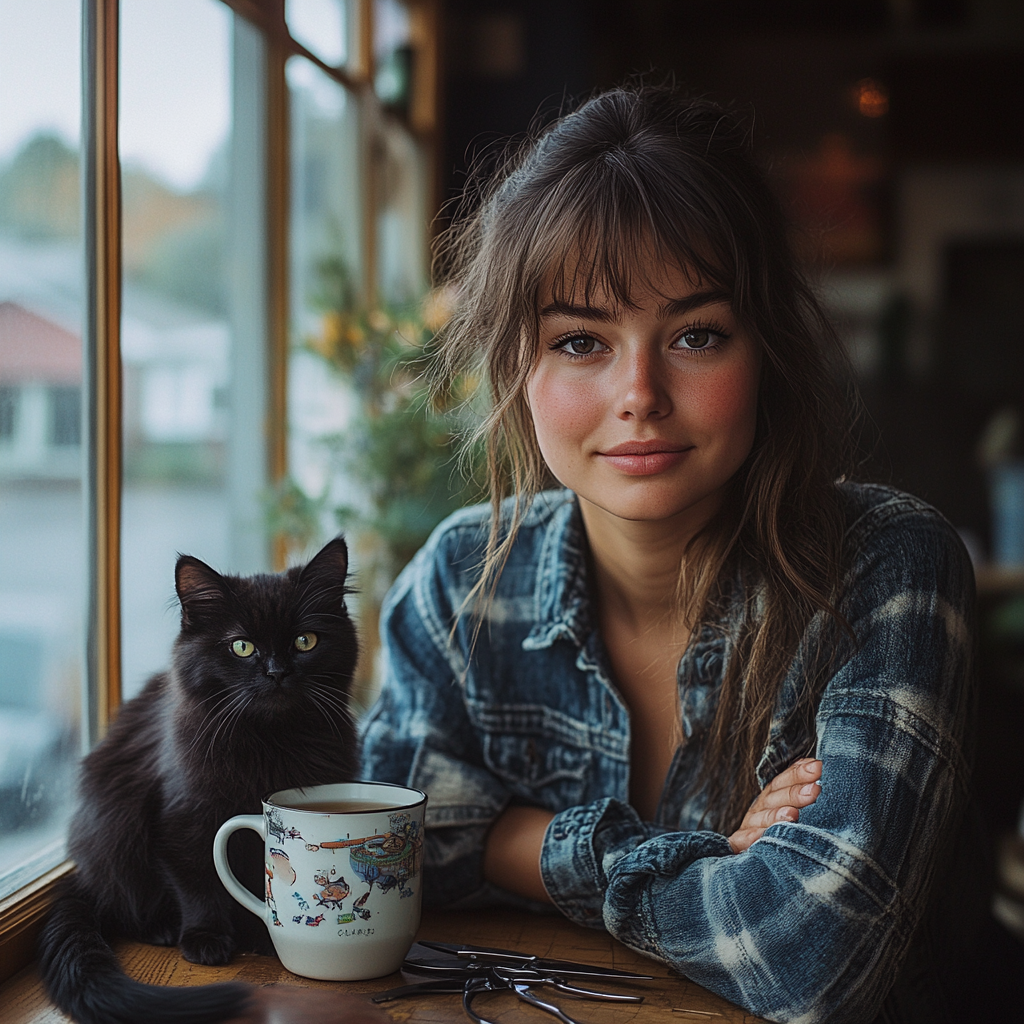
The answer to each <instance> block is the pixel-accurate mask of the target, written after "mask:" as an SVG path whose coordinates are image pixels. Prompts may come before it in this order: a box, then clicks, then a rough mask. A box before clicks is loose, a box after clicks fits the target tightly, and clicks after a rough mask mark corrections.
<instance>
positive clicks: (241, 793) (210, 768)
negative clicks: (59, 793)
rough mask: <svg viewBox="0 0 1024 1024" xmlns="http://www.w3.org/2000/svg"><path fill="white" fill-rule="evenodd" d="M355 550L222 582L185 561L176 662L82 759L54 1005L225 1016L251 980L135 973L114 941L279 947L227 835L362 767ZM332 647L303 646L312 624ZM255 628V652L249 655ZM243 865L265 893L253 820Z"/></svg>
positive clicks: (50, 984) (52, 938)
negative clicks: (228, 872)
mask: <svg viewBox="0 0 1024 1024" xmlns="http://www.w3.org/2000/svg"><path fill="white" fill-rule="evenodd" d="M347 569H348V556H347V549H346V547H345V542H344V541H343V540H342V539H341V538H340V537H338V538H336V539H334V540H332V541H331V542H330V543H329V544H327V545H326V546H325V547H324V548H323V550H321V551H320V552H319V554H317V555H316V556H315V557H314V558H313V559H312V561H310V562H309V564H308V565H306V566H305V567H303V568H301V569H300V568H295V569H290V570H288V571H287V572H285V573H282V574H281V575H277V576H271V575H258V576H251V577H236V576H221V575H220V574H218V573H217V572H215V571H214V570H213V569H211V568H210V567H209V566H208V565H206V564H205V563H203V562H201V561H199V560H198V559H197V558H191V557H190V556H188V555H182V556H181V557H180V558H179V559H178V563H177V566H176V569H175V585H176V588H177V592H178V598H179V600H180V602H181V632H180V634H179V636H178V639H177V641H176V642H175V645H174V650H173V654H172V659H171V664H172V668H171V670H170V672H167V673H162V674H160V675H156V676H154V677H153V678H152V679H150V680H149V682H148V683H147V685H146V687H145V689H144V690H143V691H142V693H140V694H139V695H138V696H137V697H135V698H134V699H133V700H131V701H128V702H127V703H126V704H125V705H124V706H123V707H122V708H121V711H120V713H119V714H118V716H117V718H116V719H115V721H114V723H113V725H112V726H111V728H110V732H109V733H108V735H107V737H106V738H105V739H104V740H103V742H102V743H100V744H99V745H98V746H97V747H96V748H95V750H93V751H92V753H90V754H89V755H88V756H87V757H86V758H85V760H84V762H83V765H82V776H81V783H80V788H81V792H80V802H79V807H78V810H77V812H76V814H75V816H74V818H73V820H72V822H71V828H70V840H69V853H70V856H71V857H73V858H74V860H75V862H76V864H77V871H76V873H75V874H74V875H73V876H72V877H70V878H69V879H68V880H67V881H66V882H65V883H64V884H63V886H62V887H60V889H59V890H58V893H57V896H56V899H55V902H54V906H53V910H52V911H51V913H50V916H49V919H48V920H47V922H46V925H45V927H44V930H43V935H42V939H41V947H40V960H41V969H42V975H43V980H44V983H45V985H46V988H47V991H48V992H49V994H50V997H51V999H52V1000H53V1001H54V1003H56V1005H57V1006H58V1007H59V1008H60V1009H62V1010H63V1011H64V1012H65V1013H68V1014H69V1015H70V1016H72V1017H73V1018H75V1019H76V1020H78V1021H80V1022H82V1024H120V1022H123V1024H137V1022H140V1021H143V1022H145V1024H162V1022H168V1024H169V1022H193V1024H199V1022H206V1021H219V1020H224V1019H227V1018H230V1017H232V1016H235V1015H236V1014H237V1013H238V1012H239V1011H240V1010H241V1008H242V1007H243V1005H244V1003H245V1002H246V999H247V998H248V992H249V989H248V987H247V986H243V985H234V984H229V985H216V986H208V987H204V988H161V987H158V986H150V985H142V984H140V983H138V982H135V981H133V980H131V979H129V978H128V977H127V976H126V975H125V974H124V973H123V972H122V970H121V968H120V965H119V963H118V961H117V957H116V956H115V955H114V953H113V952H112V951H111V949H110V946H109V939H111V938H112V937H114V936H121V937H124V938H128V939H134V940H137V941H141V942H151V943H156V944H159V945H175V944H177V945H178V946H179V947H180V948H181V952H182V955H183V956H184V957H185V959H186V960H191V961H192V962H193V963H200V964H223V963H226V962H227V961H228V960H229V959H230V958H231V956H232V954H233V953H234V952H235V951H236V950H239V949H242V950H252V951H256V952H262V953H271V952H272V951H273V950H272V946H271V943H270V938H269V935H268V934H267V929H266V927H265V926H264V925H263V923H262V922H261V921H259V920H258V919H257V918H256V917H254V916H253V915H252V914H251V913H249V911H247V910H245V909H243V908H242V907H241V906H239V905H238V904H237V903H236V902H235V901H234V900H233V899H232V898H231V896H229V895H228V893H227V891H226V890H225V889H224V886H223V885H222V884H221V882H220V880H219V879H218V877H217V875H216V872H215V871H214V867H213V854H212V849H213V837H214V834H215V833H216V831H217V829H218V827H219V826H220V825H221V824H223V823H224V822H225V821H226V820H227V819H228V818H230V817H232V816H233V815H235V814H259V813H260V812H261V810H262V806H261V799H262V798H263V797H264V796H267V795H268V794H269V793H271V792H273V791H274V790H278V789H284V788H288V787H292V786H312V785H317V784H320V783H327V782H340V781H344V780H346V779H349V778H351V777H352V773H353V771H354V769H355V766H356V764H357V749H356V739H355V733H354V727H353V720H352V716H351V714H350V713H349V710H348V693H349V686H350V682H351V678H352V671H353V669H354V667H355V662H356V654H357V645H356V635H355V629H354V627H353V625H352V621H351V619H350V618H349V615H348V612H347V610H346V608H345V595H346V593H347V590H346V587H345V577H346V573H347ZM310 632H313V633H315V634H316V635H317V643H316V645H315V646H314V647H313V648H312V649H310V650H308V651H306V652H300V651H299V650H297V649H296V647H295V643H294V642H295V638H296V636H298V635H299V634H304V633H310ZM239 638H245V639H248V640H250V641H251V642H252V643H254V644H255V645H256V652H255V653H254V654H252V655H251V656H250V657H247V658H242V657H238V656H237V655H236V654H234V653H232V649H231V644H232V642H233V641H234V640H236V639H239ZM229 859H230V860H231V864H232V867H233V869H234V871H235V874H236V876H237V877H238V879H239V880H240V881H241V882H242V883H243V884H245V885H246V886H247V887H248V888H250V889H251V890H252V891H253V892H254V893H256V894H257V895H258V896H260V897H262V895H263V849H262V843H261V841H260V839H259V837H258V836H257V835H256V834H255V833H254V832H251V831H249V830H243V831H241V832H238V833H236V834H235V835H234V836H233V837H232V841H231V845H230V847H229Z"/></svg>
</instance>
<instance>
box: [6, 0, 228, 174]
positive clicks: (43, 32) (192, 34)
mask: <svg viewBox="0 0 1024 1024" xmlns="http://www.w3.org/2000/svg"><path fill="white" fill-rule="evenodd" d="M81 6H82V5H81V0H0V162H5V161H7V160H8V159H10V157H11V156H12V155H13V154H14V153H15V152H16V151H17V149H18V148H19V147H20V146H21V145H22V144H23V143H24V142H25V140H26V139H28V138H29V137H31V136H32V135H34V134H35V133H36V132H38V131H40V130H42V129H50V130H55V131H57V132H58V133H59V134H60V135H61V136H62V137H63V138H65V139H66V140H67V141H69V142H72V143H74V142H75V141H76V140H77V138H78V134H79V123H80V118H81V114H80V93H81V86H80V64H81V62H80V54H79V48H80V25H79V22H80V18H81ZM230 31H231V12H230V11H229V9H228V8H227V7H225V6H224V4H222V3H220V2H219V0H171V2H169V0H121V53H122V62H121V90H120V93H121V128H120V131H121V139H120V142H121V158H122V160H123V161H124V162H125V163H136V164H142V165H143V166H144V167H146V168H147V169H148V170H149V171H151V172H152V173H153V174H155V175H156V176H157V177H159V178H161V179H162V180H163V181H165V182H167V183H168V184H171V185H173V186H175V187H177V188H179V189H188V188H191V187H192V186H193V185H195V184H196V182H197V181H198V180H199V179H200V178H201V177H202V174H203V171H204V170H205V169H206V166H207V163H208V162H209V159H210V156H211V154H212V153H213V151H214V150H215V149H216V148H217V146H218V144H219V143H220V142H221V140H222V139H223V138H224V136H225V135H226V134H227V131H228V127H229V123H230V117H231V103H230V70H231V67H230V46H231V35H230Z"/></svg>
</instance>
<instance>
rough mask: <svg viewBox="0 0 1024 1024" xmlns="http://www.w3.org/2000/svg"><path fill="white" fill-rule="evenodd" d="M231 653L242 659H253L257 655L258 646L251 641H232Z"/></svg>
mask: <svg viewBox="0 0 1024 1024" xmlns="http://www.w3.org/2000/svg"><path fill="white" fill-rule="evenodd" d="M231 653H232V654H237V655H238V657H240V658H251V657H252V656H253V655H254V654H255V653H256V645H255V644H254V643H253V642H252V641H251V640H232V641H231Z"/></svg>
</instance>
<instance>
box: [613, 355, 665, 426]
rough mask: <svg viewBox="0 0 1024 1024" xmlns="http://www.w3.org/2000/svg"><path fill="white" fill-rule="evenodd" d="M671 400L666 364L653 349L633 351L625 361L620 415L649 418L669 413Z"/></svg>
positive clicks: (619, 404)
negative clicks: (653, 352)
mask: <svg viewBox="0 0 1024 1024" xmlns="http://www.w3.org/2000/svg"><path fill="white" fill-rule="evenodd" d="M670 411H671V400H670V398H669V394H668V390H667V388H666V387H665V366H664V365H663V364H662V362H661V360H660V359H658V358H657V357H656V356H655V355H654V354H652V353H651V352H645V351H639V352H635V353H631V354H629V355H628V356H626V358H625V359H624V360H623V362H622V364H621V381H620V386H619V399H618V409H617V410H616V413H617V415H618V416H619V417H620V418H622V419H637V420H646V419H649V418H651V417H654V418H660V417H662V416H667V415H668V413H669V412H670Z"/></svg>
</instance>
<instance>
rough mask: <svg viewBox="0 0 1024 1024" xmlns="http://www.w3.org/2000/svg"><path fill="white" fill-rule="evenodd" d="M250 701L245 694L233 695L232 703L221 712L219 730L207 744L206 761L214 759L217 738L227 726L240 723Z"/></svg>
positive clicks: (215, 731)
mask: <svg viewBox="0 0 1024 1024" xmlns="http://www.w3.org/2000/svg"><path fill="white" fill-rule="evenodd" d="M249 700H250V698H249V695H248V694H247V693H244V692H242V693H235V694H232V695H231V702H230V703H229V704H228V706H227V707H226V708H224V709H223V710H222V711H221V712H220V716H219V717H220V721H219V722H218V723H217V728H216V729H215V730H214V731H213V735H212V736H211V737H210V742H209V744H207V747H206V757H205V758H204V760H212V759H213V754H214V750H215V749H216V746H217V737H218V736H219V735H220V733H221V731H222V730H223V729H224V727H225V725H228V724H229V723H234V722H237V721H238V719H239V718H240V716H241V714H242V711H244V710H245V707H246V706H247V705H248V703H249ZM228 735H229V733H226V734H225V738H227V736H228Z"/></svg>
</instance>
